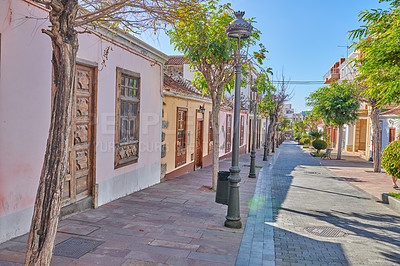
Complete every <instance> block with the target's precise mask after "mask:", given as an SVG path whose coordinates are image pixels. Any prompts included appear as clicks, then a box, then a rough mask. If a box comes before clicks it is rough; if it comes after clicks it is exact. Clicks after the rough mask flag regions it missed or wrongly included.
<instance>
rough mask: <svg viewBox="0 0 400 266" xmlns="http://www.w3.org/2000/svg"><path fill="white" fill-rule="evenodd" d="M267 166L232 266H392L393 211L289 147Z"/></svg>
mask: <svg viewBox="0 0 400 266" xmlns="http://www.w3.org/2000/svg"><path fill="white" fill-rule="evenodd" d="M270 162H272V164H271V165H270V166H269V167H264V168H263V170H262V172H260V175H259V180H258V183H257V188H256V195H257V193H258V195H261V200H260V201H262V197H265V199H266V200H265V204H264V205H263V204H260V203H258V204H254V205H252V206H251V210H250V213H249V217H248V221H247V226H246V229H245V233H244V235H243V241H242V244H241V247H240V251H239V254H238V258H237V261H236V264H237V265H274V264H276V265H397V264H400V228H399V223H400V216H399V213H396V212H394V211H392V210H391V209H389V208H387V207H386V206H385V205H383V204H382V203H380V202H377V199H376V198H375V197H373V196H371V195H370V194H368V193H366V192H364V191H362V190H360V189H358V188H356V187H355V186H353V185H352V184H350V183H348V182H346V181H345V180H344V179H343V178H338V177H337V176H336V175H334V174H333V173H332V172H331V171H329V170H328V169H327V168H325V167H323V166H321V165H320V163H319V161H318V160H317V159H314V158H313V157H311V156H310V155H309V154H308V152H305V151H303V150H302V149H301V148H300V147H299V146H298V145H296V144H294V142H286V143H285V144H283V145H281V147H280V148H279V149H278V152H277V153H276V154H275V155H274V157H273V159H272V160H270ZM324 235H325V236H324ZM327 235H330V237H327ZM272 254H273V255H274V256H273V255H272Z"/></svg>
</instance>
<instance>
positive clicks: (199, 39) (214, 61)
mask: <svg viewBox="0 0 400 266" xmlns="http://www.w3.org/2000/svg"><path fill="white" fill-rule="evenodd" d="M233 19H235V16H234V14H233V10H232V8H231V4H229V3H228V4H222V5H219V4H218V2H217V1H214V0H213V1H208V2H206V3H200V4H198V5H197V9H196V11H195V12H192V14H191V15H190V16H187V17H186V18H185V19H181V20H180V21H179V22H178V23H176V24H175V26H174V28H173V29H172V30H170V31H168V35H169V36H170V38H171V43H172V44H174V46H175V49H176V50H178V51H179V52H181V53H183V54H184V55H185V56H186V57H187V58H189V59H190V63H191V67H193V68H194V69H204V65H211V66H213V68H228V70H229V71H219V72H220V73H222V72H229V75H221V76H220V77H213V78H214V79H219V80H220V82H221V83H224V84H225V89H227V90H228V91H230V90H231V89H232V88H233V87H234V86H233V81H232V76H233V65H234V64H233V63H234V62H233V60H231V57H230V54H231V53H232V52H233V51H234V50H235V49H236V41H235V40H232V39H231V40H229V42H228V37H227V34H226V28H227V26H228V25H229V23H230V22H231V21H232V20H233ZM247 21H248V22H249V23H255V20H254V18H251V19H248V20H247ZM260 35H261V32H260V31H259V30H258V29H256V28H254V29H253V31H252V35H251V37H250V38H249V39H247V40H241V46H242V47H243V46H245V47H249V46H255V45H257V44H258V45H259V47H260V49H259V51H257V52H254V53H253V55H252V56H251V57H250V58H249V60H247V61H246V62H243V63H244V64H243V65H244V67H243V72H242V74H245V75H246V73H249V71H250V69H251V68H254V66H251V64H250V62H251V61H253V64H254V65H262V63H263V60H264V59H265V57H266V55H265V54H266V53H267V50H266V48H265V47H264V46H263V45H262V44H261V43H258V41H259V40H260ZM244 49H246V48H244ZM268 71H270V70H268ZM199 72H200V73H196V75H195V85H196V86H198V87H199V88H201V89H202V90H203V91H205V92H206V93H208V92H209V91H208V89H209V88H208V82H206V78H205V77H204V73H203V72H202V71H199ZM243 82H245V79H243ZM242 85H244V84H242Z"/></svg>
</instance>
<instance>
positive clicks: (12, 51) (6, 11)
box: [0, 0, 51, 217]
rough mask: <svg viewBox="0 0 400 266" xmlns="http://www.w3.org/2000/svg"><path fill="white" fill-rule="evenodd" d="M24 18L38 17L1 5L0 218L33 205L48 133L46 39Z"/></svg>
mask: <svg viewBox="0 0 400 266" xmlns="http://www.w3.org/2000/svg"><path fill="white" fill-rule="evenodd" d="M25 14H26V15H28V14H29V15H30V16H32V17H43V12H41V11H40V10H38V9H37V8H35V7H32V6H28V5H26V3H24V2H22V1H14V0H13V1H11V0H7V1H0V33H1V62H0V64H1V65H0V71H1V72H0V147H1V148H0V217H2V216H5V215H8V214H10V213H13V212H16V211H19V210H22V209H25V208H27V207H29V206H31V205H32V204H33V201H34V197H35V193H36V189H37V184H38V177H39V175H40V171H41V166H42V163H43V156H44V152H45V147H46V138H47V134H48V130H49V121H50V97H51V91H50V88H51V79H50V78H49V77H51V66H50V60H51V44H50V39H49V37H47V36H46V35H44V34H40V33H38V32H39V30H40V28H39V27H38V26H39V25H38V24H37V23H31V22H29V21H28V20H27V19H25V18H24V15H25ZM41 23H42V22H41Z"/></svg>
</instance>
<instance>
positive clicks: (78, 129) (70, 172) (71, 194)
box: [62, 64, 96, 208]
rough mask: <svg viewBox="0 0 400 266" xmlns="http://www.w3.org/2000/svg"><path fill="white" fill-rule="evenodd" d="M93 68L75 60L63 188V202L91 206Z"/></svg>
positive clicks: (94, 108)
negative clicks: (79, 202)
mask: <svg viewBox="0 0 400 266" xmlns="http://www.w3.org/2000/svg"><path fill="white" fill-rule="evenodd" d="M95 70H96V68H94V67H89V66H85V65H80V64H77V67H76V93H75V99H74V101H75V105H74V109H73V111H72V112H73V114H72V126H71V147H70V150H69V164H68V166H67V174H66V176H65V178H64V186H63V191H62V204H63V206H66V205H71V204H73V203H76V202H78V201H81V200H84V199H86V200H85V202H86V203H85V204H86V205H88V206H87V208H90V207H92V200H93V199H92V195H93V190H94V179H95V165H94V164H95V146H96V145H95V144H96V124H95V121H96V104H95V103H96V71H95Z"/></svg>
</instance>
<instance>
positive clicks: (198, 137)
mask: <svg viewBox="0 0 400 266" xmlns="http://www.w3.org/2000/svg"><path fill="white" fill-rule="evenodd" d="M211 107H212V104H211V99H210V98H209V97H206V96H203V95H202V94H201V93H200V92H199V91H198V90H196V88H193V87H191V86H190V84H186V83H185V82H183V81H180V80H174V79H172V78H171V77H168V76H164V90H163V112H162V116H163V117H162V137H161V140H162V143H161V147H162V148H161V178H166V179H168V178H173V177H176V176H179V175H182V174H184V173H188V172H191V171H194V170H195V169H197V168H202V167H204V166H207V165H209V164H211V163H212V130H211V120H210V119H211Z"/></svg>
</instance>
